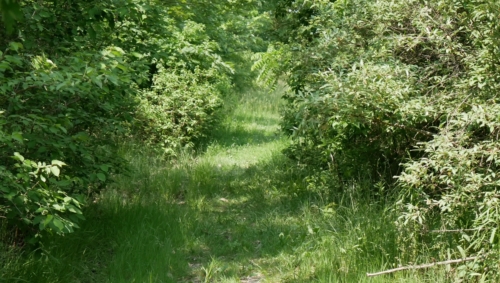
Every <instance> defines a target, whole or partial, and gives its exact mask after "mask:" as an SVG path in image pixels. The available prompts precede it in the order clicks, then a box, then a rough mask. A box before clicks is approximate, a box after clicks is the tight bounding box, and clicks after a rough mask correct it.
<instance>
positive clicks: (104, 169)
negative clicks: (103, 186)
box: [99, 164, 110, 172]
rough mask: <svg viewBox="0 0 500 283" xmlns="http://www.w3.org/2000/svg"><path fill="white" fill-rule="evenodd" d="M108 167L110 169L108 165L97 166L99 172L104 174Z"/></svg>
mask: <svg viewBox="0 0 500 283" xmlns="http://www.w3.org/2000/svg"><path fill="white" fill-rule="evenodd" d="M109 167H110V166H109V165H105V164H103V165H100V166H99V168H101V170H102V171H104V172H108V170H109Z"/></svg>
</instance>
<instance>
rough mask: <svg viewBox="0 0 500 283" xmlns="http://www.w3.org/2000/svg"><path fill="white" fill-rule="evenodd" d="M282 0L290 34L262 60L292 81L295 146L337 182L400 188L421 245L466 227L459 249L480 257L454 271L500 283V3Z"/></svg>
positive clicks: (412, 234)
mask: <svg viewBox="0 0 500 283" xmlns="http://www.w3.org/2000/svg"><path fill="white" fill-rule="evenodd" d="M280 3H281V4H280V5H278V9H277V12H276V14H275V19H276V23H277V24H276V25H277V26H279V27H281V28H282V30H281V31H280V32H279V39H280V40H281V43H280V44H275V46H274V47H273V48H271V49H270V52H269V53H268V54H267V55H261V56H260V60H259V61H258V63H257V64H256V67H257V68H260V69H261V74H262V77H264V78H265V79H266V80H267V81H272V80H270V79H269V78H270V77H272V75H273V74H274V78H275V79H276V78H277V77H279V76H283V75H284V77H285V78H286V80H287V81H288V83H289V85H290V86H291V88H292V91H291V92H290V93H288V94H287V95H286V96H285V99H286V100H287V102H288V103H287V106H286V108H285V111H284V121H283V129H284V130H285V131H286V132H288V133H290V134H291V135H292V140H293V142H292V145H291V147H290V148H289V149H288V150H287V153H288V155H289V156H290V157H293V158H295V159H297V160H298V161H299V162H301V163H304V164H308V165H311V166H314V167H320V168H323V169H329V170H332V171H333V172H335V173H336V174H335V175H337V176H338V178H339V179H340V181H343V180H352V179H353V178H355V179H364V180H366V179H370V180H372V183H378V184H381V183H380V182H379V181H381V182H383V183H385V184H387V185H391V186H396V188H397V189H398V190H397V191H398V193H400V203H401V206H400V209H401V210H399V212H400V213H401V218H400V220H401V221H400V227H401V229H402V230H401V232H402V235H401V236H402V239H403V238H404V239H405V240H409V239H411V240H410V242H411V241H413V242H418V241H417V239H419V238H420V236H421V232H422V231H426V230H428V229H434V228H435V227H436V225H438V226H439V227H441V228H443V229H441V230H458V231H459V233H458V234H457V235H459V236H458V237H451V238H452V239H455V240H456V241H458V242H456V241H455V242H453V241H452V242H453V243H454V244H453V245H454V246H453V248H454V249H455V251H456V254H457V256H465V255H479V256H480V257H479V259H478V262H481V264H478V263H477V262H475V263H469V264H464V265H463V266H462V267H460V269H459V270H460V272H457V273H456V274H455V275H456V276H457V278H460V280H462V279H465V278H470V276H477V277H482V278H483V279H484V280H490V281H497V278H496V277H495V276H496V275H495V274H494V272H492V270H495V268H496V267H495V266H494V264H493V263H494V262H497V261H498V259H497V257H498V252H497V243H498V237H497V229H496V227H497V226H498V223H499V222H498V219H499V218H498V216H499V215H500V214H499V213H498V209H497V206H498V205H497V203H498V181H497V168H496V160H497V151H498V149H499V147H498V135H497V133H498V129H497V128H498V124H497V120H498V117H497V116H498V115H497V114H496V113H498V109H497V108H498V106H497V93H498V87H499V85H498V82H499V76H498V66H499V63H500V60H499V59H500V57H499V55H498V54H499V53H498V46H499V45H498V43H499V40H500V29H499V25H498V15H499V12H498V11H500V9H499V6H498V4H497V3H493V2H492V1H476V0H473V1H465V0H464V1H462V0H441V1H430V2H429V1H428V2H422V1H386V0H378V1H365V0H350V1H335V2H330V1H326V0H324V1H323V0H318V1H301V0H298V1H286V0H284V1H280ZM283 7H285V8H283ZM269 54H272V55H273V56H269ZM394 176H399V177H398V178H397V179H394V178H393V177H394ZM394 181H397V183H396V184H395V183H394ZM365 189H369V188H365ZM368 192H369V191H368ZM440 225H441V226H440ZM464 229H465V230H464ZM467 229H472V230H467ZM403 232H404V233H407V234H404V233H403ZM446 233H448V232H445V234H446ZM443 238H446V239H449V237H443ZM403 243H404V244H402V246H401V248H402V249H404V250H405V252H406V251H409V250H410V249H411V247H412V246H411V245H407V243H408V242H405V241H403ZM438 243H439V244H438V245H437V246H436V248H437V249H439V248H442V247H444V246H446V244H443V242H439V241H438ZM457 246H460V247H458V248H456V247H457ZM419 247H422V246H413V248H415V249H418V248H419ZM415 251H416V250H413V251H411V252H410V253H413V252H415ZM441 251H442V252H443V257H448V256H450V255H445V252H444V250H441ZM459 251H461V253H460V252H459ZM467 268H471V269H467ZM488 270H490V271H488ZM467 276H469V277H467Z"/></svg>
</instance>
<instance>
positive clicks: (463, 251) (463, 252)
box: [457, 246, 467, 258]
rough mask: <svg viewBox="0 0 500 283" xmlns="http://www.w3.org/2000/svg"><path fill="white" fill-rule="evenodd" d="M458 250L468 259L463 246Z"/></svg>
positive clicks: (458, 247)
mask: <svg viewBox="0 0 500 283" xmlns="http://www.w3.org/2000/svg"><path fill="white" fill-rule="evenodd" d="M457 249H458V251H459V252H460V255H461V256H462V258H466V257H467V255H466V253H465V250H464V249H463V248H462V247H461V246H457Z"/></svg>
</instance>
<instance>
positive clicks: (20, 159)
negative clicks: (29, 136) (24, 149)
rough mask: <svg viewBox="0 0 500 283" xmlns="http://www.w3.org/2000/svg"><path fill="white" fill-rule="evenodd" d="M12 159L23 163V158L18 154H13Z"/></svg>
mask: <svg viewBox="0 0 500 283" xmlns="http://www.w3.org/2000/svg"><path fill="white" fill-rule="evenodd" d="M13 158H14V159H16V160H19V161H21V162H22V161H24V157H23V156H22V155H21V154H19V152H14V156H13Z"/></svg>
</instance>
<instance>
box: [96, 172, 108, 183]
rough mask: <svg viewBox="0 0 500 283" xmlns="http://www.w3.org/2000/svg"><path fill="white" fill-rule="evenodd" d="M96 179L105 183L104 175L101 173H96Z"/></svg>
mask: <svg viewBox="0 0 500 283" xmlns="http://www.w3.org/2000/svg"><path fill="white" fill-rule="evenodd" d="M96 175H97V178H98V179H99V180H101V181H103V182H104V181H106V175H104V174H103V173H97V174H96Z"/></svg>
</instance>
